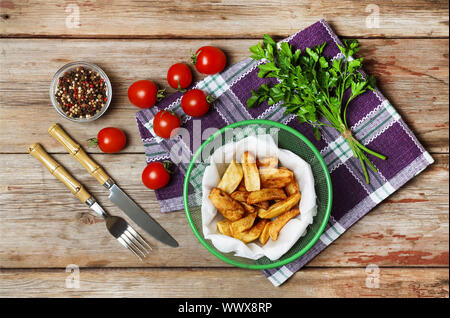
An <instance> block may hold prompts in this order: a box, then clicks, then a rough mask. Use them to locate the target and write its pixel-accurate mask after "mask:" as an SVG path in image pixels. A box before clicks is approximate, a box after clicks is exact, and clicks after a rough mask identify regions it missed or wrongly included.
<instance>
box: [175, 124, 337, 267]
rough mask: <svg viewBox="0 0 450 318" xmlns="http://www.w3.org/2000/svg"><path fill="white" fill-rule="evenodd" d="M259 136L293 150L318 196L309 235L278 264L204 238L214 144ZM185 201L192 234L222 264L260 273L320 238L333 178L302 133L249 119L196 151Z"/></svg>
mask: <svg viewBox="0 0 450 318" xmlns="http://www.w3.org/2000/svg"><path fill="white" fill-rule="evenodd" d="M257 134H272V135H274V137H275V136H276V137H277V140H278V147H279V148H281V149H287V150H290V151H292V152H293V153H295V154H297V155H298V156H299V157H301V158H303V159H304V160H305V161H306V162H307V163H308V164H309V165H310V166H311V169H312V172H313V175H314V184H315V191H316V196H317V215H316V216H315V217H314V221H313V223H312V224H311V225H310V226H309V227H308V229H307V232H306V235H305V236H303V237H301V238H300V239H299V240H298V241H297V242H296V243H295V244H294V245H293V246H292V247H291V249H290V250H289V251H288V252H286V253H285V254H284V255H283V256H282V257H280V258H279V259H278V260H275V261H271V260H270V259H268V258H267V257H262V258H260V259H258V260H256V261H255V260H251V259H248V258H244V257H239V256H235V255H234V253H223V252H221V251H219V250H218V249H216V248H215V247H214V245H212V243H211V241H210V240H207V239H205V238H204V236H203V231H202V213H201V199H202V193H201V190H202V189H201V180H202V177H203V172H204V169H205V168H206V167H207V166H208V165H209V158H210V156H211V155H212V153H213V152H214V150H215V149H217V148H215V146H213V145H225V144H226V143H229V142H235V141H239V140H241V139H243V138H245V137H248V136H249V135H257ZM183 200H184V209H185V211H186V217H187V219H188V222H189V225H190V227H191V229H192V231H193V232H194V234H195V236H196V237H197V238H198V239H199V241H200V243H201V244H202V245H203V246H204V247H205V248H206V249H207V250H208V251H209V252H210V253H212V254H213V255H215V256H216V257H218V258H219V259H221V260H222V261H224V262H226V263H229V264H232V265H234V266H237V267H241V268H247V269H259V270H261V269H269V268H275V267H279V266H282V265H285V264H287V263H290V262H292V261H293V260H295V259H297V258H299V257H300V256H302V255H303V254H305V253H306V252H307V251H308V250H309V249H310V248H311V247H312V246H313V245H314V244H315V243H316V241H317V240H318V239H319V237H320V235H321V234H322V232H323V230H324V229H325V226H326V224H327V222H328V218H329V216H330V212H331V204H332V187H331V178H330V174H329V172H328V169H327V166H326V164H325V162H324V160H323V158H322V156H321V155H320V153H319V151H318V150H317V149H316V147H315V146H314V145H313V144H312V143H311V142H310V141H309V140H308V139H307V138H306V137H305V136H304V135H302V134H301V133H300V132H298V131H296V130H295V129H293V128H291V127H289V126H286V125H284V124H281V123H279V122H274V121H270V120H264V119H253V120H245V121H240V122H237V123H234V124H231V125H228V126H226V127H224V128H222V129H220V130H218V131H217V132H215V133H214V134H212V135H211V136H210V137H209V138H208V139H207V140H205V142H203V144H202V145H201V146H200V148H199V149H198V150H197V151H196V152H195V154H194V156H193V158H192V160H191V163H190V164H189V167H188V170H187V172H186V176H185V179H184V186H183Z"/></svg>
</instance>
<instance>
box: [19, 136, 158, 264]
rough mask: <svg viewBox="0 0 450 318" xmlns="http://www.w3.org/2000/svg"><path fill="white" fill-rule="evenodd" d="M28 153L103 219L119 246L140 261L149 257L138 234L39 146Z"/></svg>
mask: <svg viewBox="0 0 450 318" xmlns="http://www.w3.org/2000/svg"><path fill="white" fill-rule="evenodd" d="M28 152H29V153H30V154H31V155H32V156H33V157H35V158H36V159H38V160H39V161H40V162H41V163H42V164H43V165H44V166H45V167H47V169H48V170H49V171H50V173H51V174H52V175H54V176H55V177H56V178H57V179H58V180H60V181H61V182H62V183H64V185H65V186H66V187H67V188H69V190H70V191H71V192H72V194H73V195H75V196H76V197H77V198H78V199H80V201H81V202H84V203H86V204H87V205H88V206H89V207H90V208H91V209H92V210H93V211H94V212H95V213H97V214H98V215H100V216H101V217H103V218H104V219H105V223H106V228H107V229H108V231H109V233H110V234H111V235H112V236H114V237H115V238H116V239H117V240H118V241H119V242H120V244H122V245H123V246H125V247H126V248H127V249H129V250H130V251H131V252H132V253H133V254H134V255H135V256H136V257H137V258H138V259H140V260H141V261H142V260H143V258H145V257H147V256H148V255H149V253H150V251H151V250H152V248H151V247H150V245H148V243H147V242H146V241H145V240H144V238H142V236H140V235H139V233H137V232H136V231H135V230H134V229H133V228H132V227H131V226H130V225H129V224H128V223H127V222H126V221H125V220H124V219H123V218H121V217H118V216H113V215H111V214H109V213H107V212H106V211H105V210H104V209H103V208H102V207H101V206H100V204H99V203H98V202H97V200H96V199H95V198H94V197H93V196H92V195H91V194H89V192H88V191H87V190H86V189H85V188H84V187H83V185H82V184H81V183H80V182H79V181H78V180H76V179H75V178H74V177H72V175H71V174H70V173H69V172H67V170H66V169H64V167H63V166H61V165H60V164H59V163H58V162H56V161H55V160H54V159H53V158H52V157H51V156H50V155H49V154H48V153H47V152H46V151H45V150H44V148H43V147H42V146H41V145H40V144H38V143H35V144H32V145H31V146H29V147H28Z"/></svg>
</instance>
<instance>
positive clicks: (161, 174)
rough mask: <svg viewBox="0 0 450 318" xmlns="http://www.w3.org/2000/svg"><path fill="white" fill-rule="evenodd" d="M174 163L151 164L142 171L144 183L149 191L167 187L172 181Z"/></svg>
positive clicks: (166, 161)
mask: <svg viewBox="0 0 450 318" xmlns="http://www.w3.org/2000/svg"><path fill="white" fill-rule="evenodd" d="M171 165H172V162H170V161H168V160H165V161H163V162H151V163H149V164H148V165H147V166H146V167H145V169H144V171H142V183H143V184H144V185H145V186H146V187H147V188H149V189H152V190H156V189H161V188H162V187H165V186H166V185H167V184H168V183H169V181H170V174H171V170H170V168H171Z"/></svg>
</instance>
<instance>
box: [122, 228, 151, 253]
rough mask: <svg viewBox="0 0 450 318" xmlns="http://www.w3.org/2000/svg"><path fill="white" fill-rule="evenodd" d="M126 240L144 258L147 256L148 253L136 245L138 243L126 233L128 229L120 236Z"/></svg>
mask: <svg viewBox="0 0 450 318" xmlns="http://www.w3.org/2000/svg"><path fill="white" fill-rule="evenodd" d="M120 237H121V238H122V239H123V240H124V241H125V242H127V243H128V245H130V246H131V247H132V248H133V249H134V250H135V251H136V252H137V253H138V254H140V255H141V256H142V257H143V258H145V257H146V256H147V254H146V253H144V252H143V251H142V250H141V249H140V248H139V246H137V245H136V243H135V242H134V241H133V240H130V239H129V237H128V236H127V234H126V230H125V231H124V233H122V235H121V236H120Z"/></svg>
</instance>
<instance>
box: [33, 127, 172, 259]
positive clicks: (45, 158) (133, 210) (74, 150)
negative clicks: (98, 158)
mask: <svg viewBox="0 0 450 318" xmlns="http://www.w3.org/2000/svg"><path fill="white" fill-rule="evenodd" d="M48 132H49V134H50V135H51V136H52V137H53V138H55V139H56V140H57V141H58V142H59V143H61V144H62V145H63V146H64V147H65V148H66V149H67V150H68V151H69V153H70V154H71V155H72V157H74V158H75V159H77V161H78V162H79V163H81V164H82V165H83V167H84V168H85V169H86V170H87V171H88V172H89V173H90V174H91V175H92V176H93V177H94V178H95V179H97V181H99V182H100V183H101V184H102V185H103V186H104V187H105V188H106V189H108V190H109V192H110V193H109V199H110V200H111V201H112V202H113V203H114V204H115V205H117V206H118V207H119V208H120V209H121V210H122V211H124V212H125V213H126V214H127V216H128V217H130V219H131V220H133V221H134V222H135V223H136V224H137V225H138V226H139V227H141V228H142V229H143V230H145V231H146V232H147V233H149V234H150V235H152V236H153V237H154V238H156V239H157V240H159V241H161V242H163V243H165V244H167V245H169V246H172V247H177V246H178V243H177V241H176V240H175V239H174V238H173V237H172V236H170V234H169V233H167V232H166V230H164V229H163V228H162V227H161V225H159V224H158V223H157V222H156V221H155V220H154V219H153V218H151V217H150V216H149V215H148V214H147V213H146V212H145V211H144V210H143V209H142V208H140V207H139V206H138V205H137V204H136V203H135V202H134V201H133V200H132V199H131V198H130V197H129V196H128V195H127V194H125V192H123V191H122V190H121V189H120V188H119V187H118V186H117V184H116V183H115V182H114V180H113V179H112V178H111V177H110V176H109V175H108V174H107V173H106V172H105V170H103V168H102V167H101V166H99V165H98V164H97V163H96V162H95V161H94V160H92V159H91V158H90V157H89V156H88V155H87V153H86V152H85V151H84V150H83V149H82V148H81V146H80V145H79V144H77V143H76V142H75V141H74V140H73V139H72V138H71V137H70V136H69V135H68V134H67V133H66V132H65V131H64V130H63V129H62V127H61V126H59V125H58V124H53V125H52V126H50V128H49V129H48ZM28 152H29V153H30V154H31V155H32V156H34V157H35V158H36V159H38V160H39V161H40V162H41V163H42V164H43V165H44V166H45V167H47V169H48V170H49V171H50V173H51V174H52V175H54V176H55V177H56V178H57V179H59V180H60V181H61V182H62V183H64V185H65V186H66V187H67V188H69V190H70V191H71V192H72V194H74V195H75V196H76V197H77V198H78V199H79V200H80V201H81V202H84V203H86V204H87V205H88V206H89V207H90V208H91V209H92V210H93V211H94V212H95V213H96V214H98V215H100V216H101V217H103V218H104V219H105V222H106V228H107V229H108V231H109V233H111V235H112V236H114V237H115V238H116V239H117V240H118V241H119V242H120V243H121V244H122V245H123V246H125V247H126V248H128V249H129V250H130V251H131V252H132V253H133V254H134V255H136V257H138V258H139V259H140V260H142V259H143V258H145V257H147V256H148V255H149V252H150V251H151V247H150V245H149V244H148V243H147V242H146V241H145V239H144V238H143V237H142V236H141V235H139V234H138V233H137V232H136V231H135V230H134V229H133V228H132V227H131V226H130V225H129V224H128V223H127V222H126V221H125V220H124V219H123V218H121V217H118V216H113V215H110V214H109V213H107V212H106V211H105V210H104V209H103V208H102V207H101V206H100V204H99V203H98V202H97V200H96V199H95V198H94V197H93V196H92V195H91V194H90V193H89V192H88V191H87V190H86V189H85V188H84V187H83V185H82V184H81V183H80V182H79V181H78V180H76V179H75V178H74V177H73V176H72V175H71V174H70V173H69V172H67V170H66V169H64V167H63V166H61V165H60V164H59V163H58V162H56V161H55V160H54V159H53V158H52V157H51V156H50V155H49V154H48V153H47V152H46V151H45V150H44V148H43V147H42V146H41V145H40V144H38V143H34V144H32V145H31V146H29V148H28Z"/></svg>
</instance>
